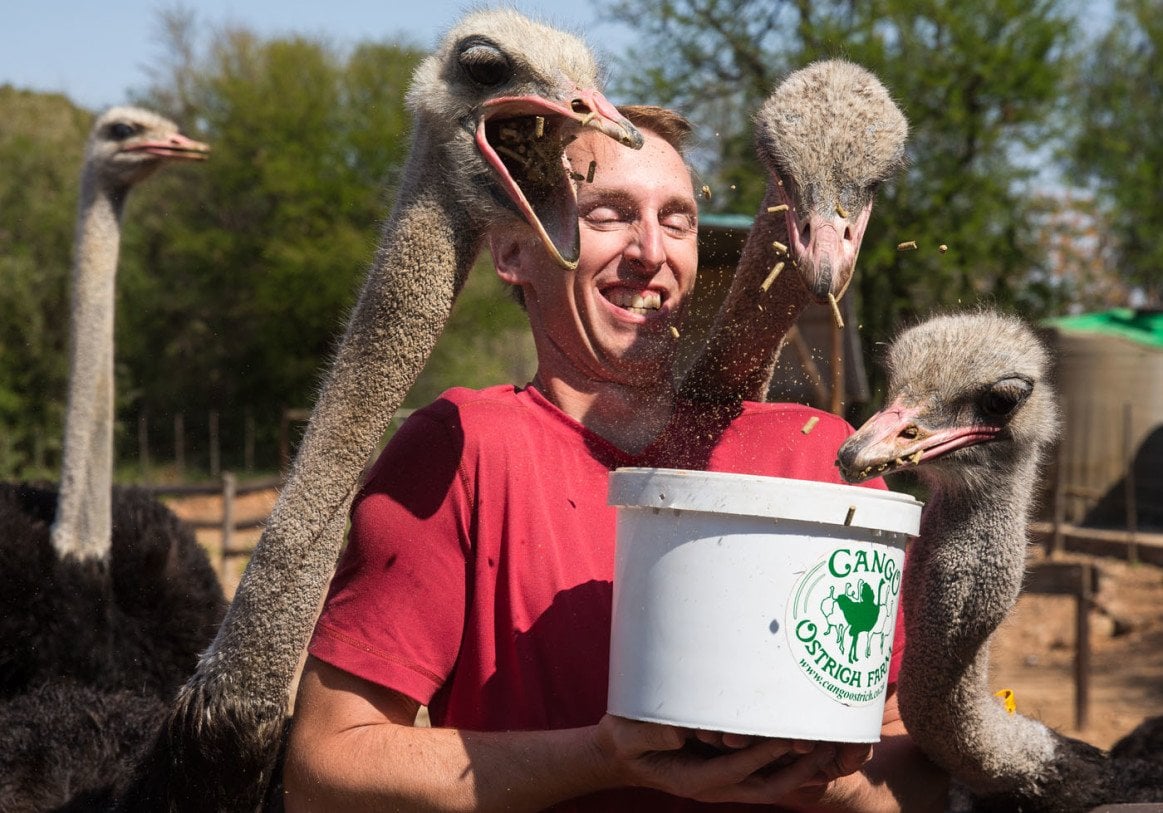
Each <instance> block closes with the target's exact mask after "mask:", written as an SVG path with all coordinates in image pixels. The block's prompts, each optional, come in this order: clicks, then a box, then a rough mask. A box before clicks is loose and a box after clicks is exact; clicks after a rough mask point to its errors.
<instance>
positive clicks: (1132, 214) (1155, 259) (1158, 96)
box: [1071, 0, 1163, 307]
mask: <svg viewBox="0 0 1163 813" xmlns="http://www.w3.org/2000/svg"><path fill="white" fill-rule="evenodd" d="M1161 50H1163V2H1159V0H1118V2H1117V3H1116V4H1115V14H1114V20H1113V23H1112V25H1111V26H1110V28H1109V30H1108V31H1106V33H1105V34H1103V35H1102V36H1101V37H1100V38H1099V39H1098V41H1097V42H1096V43H1095V44H1094V47H1092V48H1090V49H1088V56H1087V59H1086V61H1085V64H1084V69H1083V70H1082V71H1081V72H1080V73H1079V75H1078V81H1077V95H1078V98H1079V100H1080V104H1079V106H1078V109H1077V111H1076V113H1075V115H1074V116H1073V117H1072V120H1073V122H1074V123H1075V125H1076V128H1077V129H1076V135H1075V140H1074V143H1073V145H1072V146H1073V149H1072V150H1071V159H1072V166H1073V169H1074V171H1075V173H1076V174H1075V177H1077V178H1078V179H1079V180H1081V181H1088V182H1090V183H1091V184H1093V186H1094V187H1095V189H1096V191H1097V193H1098V195H1099V206H1100V208H1101V209H1102V211H1103V213H1104V214H1105V216H1106V221H1107V223H1108V224H1109V226H1108V228H1109V229H1110V232H1111V234H1112V235H1113V237H1114V238H1115V242H1116V248H1115V255H1116V260H1115V264H1114V268H1115V269H1116V270H1117V271H1118V273H1119V274H1120V275H1122V276H1123V278H1124V279H1126V280H1127V282H1128V283H1129V284H1131V285H1135V286H1138V287H1139V288H1140V289H1141V290H1142V291H1143V293H1144V294H1145V295H1146V298H1147V300H1148V302H1149V303H1151V304H1153V305H1154V306H1155V307H1160V306H1163V238H1161V237H1160V235H1161V234H1163V198H1161V197H1160V195H1159V178H1160V176H1161V175H1163V142H1161V141H1160V138H1159V133H1160V131H1163V53H1161Z"/></svg>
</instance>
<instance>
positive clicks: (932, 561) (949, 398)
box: [838, 312, 1163, 811]
mask: <svg viewBox="0 0 1163 813" xmlns="http://www.w3.org/2000/svg"><path fill="white" fill-rule="evenodd" d="M1048 363H1049V359H1048V356H1047V353H1046V351H1045V349H1044V348H1043V347H1042V345H1041V344H1040V343H1039V342H1038V340H1037V339H1036V338H1035V336H1034V335H1033V333H1032V332H1031V331H1030V330H1029V328H1027V327H1026V326H1025V325H1024V324H1023V323H1022V322H1021V321H1020V320H1018V319H1016V318H1013V317H1008V316H1003V315H1000V314H996V313H990V312H980V313H974V314H963V315H951V316H941V317H937V318H934V319H931V320H929V321H927V322H924V323H922V324H920V325H918V326H916V327H914V328H912V329H910V330H907V331H905V332H904V333H903V334H901V335H900V336H899V338H897V339H896V341H895V342H894V343H893V344H892V347H891V349H890V351H889V355H888V365H887V366H888V369H889V374H890V381H889V395H888V397H887V401H888V404H889V405H888V406H887V407H885V408H884V409H883V410H882V411H881V412H879V413H878V414H876V415H874V416H873V417H872V418H871V419H869V421H868V422H867V423H865V424H864V425H863V426H862V427H861V428H860V429H859V430H858V431H857V432H856V434H855V435H853V436H852V437H850V438H849V439H848V440H847V441H845V442H844V444H843V445H842V446H841V447H840V450H839V453H838V465H839V466H840V470H841V473H842V474H843V476H844V477H845V478H846V479H848V480H850V481H853V482H857V481H860V480H863V479H867V478H868V477H872V476H876V475H879V474H883V473H888V472H893V471H898V470H900V469H903V468H910V467H916V468H917V473H918V475H919V476H920V477H921V478H922V479H923V480H924V481H925V483H926V484H927V485H928V486H929V487H930V489H931V497H930V500H929V503H928V505H927V506H926V508H925V510H924V513H923V515H922V520H921V533H920V537H919V538H918V540H917V542H916V544H915V546H914V548H913V549H912V550H911V551H910V559H909V565H908V567H906V568H905V575H904V585H903V587H902V594H903V601H904V604H905V623H906V628H905V631H906V633H907V639H908V646H907V647H906V649H905V655H904V662H903V664H902V667H901V675H900V686H899V691H900V695H899V696H900V709H901V715H902V718H903V719H904V722H905V724H906V725H907V726H908V729H909V734H910V735H911V736H912V738H913V740H914V741H915V742H916V743H917V745H918V746H920V747H921V748H922V749H923V750H924V751H925V752H926V753H927V754H928V755H929V756H930V758H932V759H933V760H934V761H936V762H937V763H938V764H940V765H941V766H942V767H944V768H945V769H946V770H948V771H949V772H950V774H951V775H952V776H953V777H954V778H955V779H957V780H958V781H959V782H961V783H962V784H963V785H965V786H966V787H967V788H968V789H969V790H970V791H971V792H972V793H973V794H974V795H975V796H977V797H979V798H981V799H982V800H983V801H984V802H985V804H987V805H989V806H996V807H997V809H1002V810H1022V811H1074V810H1078V811H1081V810H1088V809H1090V808H1092V807H1094V806H1096V805H1100V804H1107V803H1112V802H1149V801H1155V802H1159V801H1163V780H1161V779H1160V772H1159V763H1158V762H1151V761H1148V760H1145V759H1137V758H1133V757H1129V758H1117V757H1114V756H1112V755H1110V754H1107V753H1106V752H1104V751H1102V750H1100V749H1098V748H1095V747H1094V746H1091V745H1089V744H1087V743H1085V742H1081V741H1079V740H1075V739H1071V738H1068V737H1065V736H1062V735H1061V734H1059V733H1057V732H1055V731H1053V730H1052V729H1049V728H1047V727H1046V726H1044V725H1042V724H1041V723H1039V722H1037V721H1035V720H1032V719H1029V718H1026V717H1023V716H1021V715H1018V714H1014V715H1011V714H1008V713H1007V712H1006V711H1005V709H1004V708H1003V706H1002V704H1001V703H999V702H998V701H997V699H996V698H995V697H994V696H993V694H992V693H991V692H990V690H989V687H988V685H987V675H988V642H989V638H990V635H992V633H993V631H994V630H995V629H996V628H997V627H998V625H999V624H1000V623H1001V622H1002V620H1003V619H1004V618H1005V616H1006V614H1007V613H1008V612H1009V611H1010V609H1011V608H1012V607H1013V605H1014V602H1016V601H1017V598H1018V593H1019V591H1020V590H1021V584H1022V578H1023V575H1024V571H1025V561H1026V546H1027V539H1026V523H1027V516H1028V513H1029V510H1030V506H1031V502H1032V491H1033V487H1034V483H1035V475H1036V473H1037V469H1038V465H1039V462H1040V460H1041V458H1042V454H1043V452H1044V450H1045V449H1046V447H1047V446H1048V445H1049V444H1050V443H1051V442H1052V441H1053V440H1054V437H1055V435H1056V433H1057V407H1056V406H1055V400H1054V395H1053V392H1052V391H1051V389H1050V387H1049V385H1048V383H1047V382H1046V375H1047V371H1048Z"/></svg>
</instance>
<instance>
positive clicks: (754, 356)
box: [681, 60, 908, 404]
mask: <svg viewBox="0 0 1163 813" xmlns="http://www.w3.org/2000/svg"><path fill="white" fill-rule="evenodd" d="M907 135H908V123H907V122H906V121H905V117H904V115H903V114H902V113H901V112H900V110H899V109H898V108H897V106H896V104H895V103H894V102H893V100H892V98H891V97H890V96H889V94H888V91H887V90H885V88H884V86H883V85H882V84H881V83H880V81H879V80H878V79H877V78H876V77H875V76H874V75H873V74H871V73H870V72H868V71H867V70H865V69H864V68H861V67H860V66H858V65H854V64H852V63H850V62H845V61H843V60H828V61H823V62H815V63H812V64H811V65H808V66H807V67H805V68H802V69H801V70H798V71H795V72H794V73H792V74H790V75H789V76H788V77H787V78H786V79H784V80H783V81H782V82H781V83H780V84H779V86H778V87H776V89H775V91H774V92H773V93H772V94H771V96H770V97H769V98H768V99H767V101H766V102H765V103H764V104H763V106H762V108H760V110H759V112H758V114H757V115H756V117H755V141H756V151H757V153H758V155H759V159H760V161H761V163H762V164H763V165H764V166H765V167H766V169H767V171H768V173H769V174H768V185H767V195H766V197H765V198H764V200H763V203H762V204H761V206H760V209H759V214H758V216H757V217H756V219H755V225H754V226H752V228H751V233H750V235H749V236H748V238H747V243H746V245H744V247H743V254H742V256H741V258H740V260H739V266H738V269H737V270H736V272H735V277H734V280H733V281H732V283H731V289H730V291H729V292H728V293H727V297H726V299H725V300H724V302H723V305H722V307H721V308H720V309H719V313H718V315H717V316H716V319H715V324H714V327H713V328H712V331H711V338H710V340H709V342H708V344H707V347H706V348H705V349H704V350H703V351H702V353H701V354H700V356H699V357H698V358H697V359H696V360H695V362H694V364H693V365H692V366H691V368H690V370H689V371H688V372H687V374H686V376H685V377H684V379H683V382H682V388H681V391H682V394H683V395H684V396H685V397H687V398H690V399H692V400H697V401H703V402H710V403H723V404H732V403H736V402H738V401H740V400H743V399H747V400H752V401H763V400H765V399H766V397H767V387H768V384H769V383H770V381H771V376H772V373H773V371H774V369H775V360H776V357H777V356H778V354H779V346H780V343H781V342H782V341H783V338H784V335H785V334H786V332H787V331H788V329H789V328H790V327H791V326H792V324H794V322H795V320H796V318H797V317H798V316H799V314H800V311H802V310H803V308H804V307H805V306H806V305H807V304H808V303H809V302H810V301H811V300H813V299H815V300H816V301H819V302H828V301H829V299H828V298H829V295H832V296H834V297H835V298H837V299H838V298H840V297H841V296H843V294H844V291H845V290H846V289H847V287H848V283H849V281H850V280H851V278H852V272H853V270H854V269H855V266H856V256H857V254H858V252H859V251H860V242H861V240H862V239H863V237H864V230H865V227H866V226H867V225H868V219H869V217H870V216H871V214H872V204H873V198H874V196H875V194H876V189H877V186H878V185H879V184H881V183H882V182H883V181H885V180H887V179H888V178H890V177H892V176H893V175H894V174H895V173H896V172H897V171H898V170H899V169H900V168H901V167H902V166H903V165H904V145H905V138H906V136H907ZM774 243H779V245H780V246H783V247H785V248H784V249H781V248H779V247H776V246H775V245H774ZM784 264H786V265H787V266H789V270H790V271H793V272H794V273H778V272H775V271H774V269H775V268H776V267H778V266H780V265H784ZM772 273H777V274H778V275H777V276H776V277H775V279H774V281H769V280H768V277H769V275H770V274H772Z"/></svg>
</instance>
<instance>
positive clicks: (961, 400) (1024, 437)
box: [837, 312, 1058, 490]
mask: <svg viewBox="0 0 1163 813" xmlns="http://www.w3.org/2000/svg"><path fill="white" fill-rule="evenodd" d="M887 366H888V371H889V394H888V396H887V398H886V400H887V401H888V404H889V405H888V406H887V407H885V408H884V409H882V410H881V411H880V412H878V413H877V414H876V415H874V416H872V417H871V418H870V419H869V420H868V421H867V422H866V423H865V424H864V425H863V426H862V427H860V429H859V430H858V431H857V432H856V434H854V435H852V436H851V437H850V438H848V440H846V441H845V442H844V443H843V445H841V447H840V451H839V453H838V462H837V464H838V465H839V467H840V472H841V474H842V475H843V476H844V478H845V479H846V480H848V481H849V482H859V481H861V480H866V479H868V478H869V477H876V476H880V475H882V474H885V473H888V472H892V471H896V470H899V469H902V468H907V467H911V466H916V467H918V474H919V475H920V476H922V477H923V478H925V479H926V480H927V481H928V482H929V483H930V484H931V485H938V486H954V487H960V488H961V489H972V490H978V489H979V488H980V486H982V485H985V484H989V483H992V482H996V481H997V480H998V479H999V478H1000V477H1001V476H1002V475H1004V474H1005V473H1007V472H1017V471H1021V470H1024V469H1025V466H1026V465H1027V464H1030V463H1034V464H1036V463H1037V461H1038V459H1039V458H1040V456H1041V452H1042V450H1043V449H1044V448H1045V447H1046V446H1047V445H1048V444H1049V443H1050V442H1052V441H1053V440H1054V438H1055V435H1056V433H1057V426H1058V424H1057V417H1058V413H1057V407H1056V405H1055V399H1054V393H1053V390H1052V389H1051V387H1050V386H1049V384H1048V383H1047V381H1046V380H1045V379H1046V375H1047V369H1048V366H1049V357H1048V355H1047V353H1046V350H1045V348H1044V347H1043V346H1042V344H1041V342H1039V341H1038V339H1037V337H1035V336H1034V334H1033V332H1032V331H1031V330H1030V329H1029V328H1028V327H1027V326H1026V325H1025V324H1024V323H1023V322H1022V321H1021V320H1019V319H1016V318H1014V317H1010V316H1004V315H1001V314H996V313H988V312H982V313H975V314H961V315H951V316H940V317H936V318H933V319H930V320H928V321H926V322H923V323H922V324H920V325H917V326H916V327H913V328H911V329H909V330H906V331H905V332H903V333H902V334H901V335H900V336H899V337H898V338H897V339H896V341H894V342H893V344H892V347H891V348H890V350H889V354H888V363H887Z"/></svg>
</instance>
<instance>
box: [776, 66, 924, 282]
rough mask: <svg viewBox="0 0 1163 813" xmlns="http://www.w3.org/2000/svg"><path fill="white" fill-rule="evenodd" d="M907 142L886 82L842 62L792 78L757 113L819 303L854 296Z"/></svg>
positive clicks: (802, 266)
mask: <svg viewBox="0 0 1163 813" xmlns="http://www.w3.org/2000/svg"><path fill="white" fill-rule="evenodd" d="M907 135H908V123H907V122H906V121H905V117H904V115H903V114H902V113H901V111H900V110H899V109H898V108H897V106H896V104H895V103H894V102H893V100H892V99H891V98H890V97H889V95H888V91H887V90H885V88H884V85H882V84H881V83H880V80H878V79H877V78H876V77H875V76H873V75H872V74H871V73H869V72H868V71H866V70H865V69H864V68H861V67H860V66H858V65H853V64H852V63H850V62H844V61H842V60H828V61H824V62H815V63H812V64H811V65H808V66H807V67H806V68H803V69H801V70H798V71H796V72H794V73H792V74H791V75H789V76H788V77H787V78H786V79H785V80H784V81H783V82H781V83H780V85H779V87H777V88H776V90H775V92H774V93H772V95H771V96H770V97H769V98H768V100H767V101H766V102H765V103H764V105H763V107H762V108H760V110H759V112H758V113H757V114H756V117H755V141H756V145H757V151H758V153H759V158H760V160H761V161H762V162H763V163H764V165H765V166H766V167H767V169H768V171H769V172H770V173H771V183H770V186H773V187H774V189H775V192H776V195H777V197H778V198H779V199H780V201H781V202H782V203H784V204H786V205H787V207H788V208H787V211H786V213H785V215H784V217H785V218H786V220H787V231H788V237H789V243H790V245H789V246H788V253H789V255H790V257H791V259H792V261H793V265H794V267H795V268H797V269H798V271H799V275H800V279H801V280H802V281H803V283H804V285H805V286H806V287H807V289H808V290H809V291H810V292H811V293H812V295H813V296H814V297H815V298H816V299H817V300H818V301H826V300H827V297H828V294H829V293H831V294H833V295H835V296H836V297H837V298H839V297H840V296H841V295H842V294H843V293H844V291H845V290H846V289H847V287H848V283H849V281H850V280H851V279H852V271H853V269H854V268H855V267H856V255H857V254H858V253H859V251H860V241H861V240H862V239H863V237H864V229H865V227H866V226H867V225H868V218H869V215H870V214H871V213H872V201H873V196H874V195H875V193H876V188H877V186H878V185H879V184H880V183H881V182H882V181H884V180H886V179H888V178H890V177H891V176H892V175H893V174H895V173H896V172H897V171H898V170H899V169H900V168H901V167H903V166H904V161H905V151H904V149H905V137H906V136H907Z"/></svg>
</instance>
